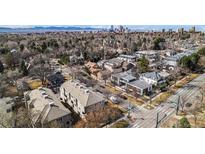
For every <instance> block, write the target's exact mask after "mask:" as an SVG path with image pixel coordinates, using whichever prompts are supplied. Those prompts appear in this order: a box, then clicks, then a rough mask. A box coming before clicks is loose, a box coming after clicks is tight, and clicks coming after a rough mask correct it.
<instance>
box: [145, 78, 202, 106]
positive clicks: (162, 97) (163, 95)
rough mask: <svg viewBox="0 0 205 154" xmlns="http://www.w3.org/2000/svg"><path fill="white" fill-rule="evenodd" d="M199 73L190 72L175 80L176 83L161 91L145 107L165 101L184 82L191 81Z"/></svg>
mask: <svg viewBox="0 0 205 154" xmlns="http://www.w3.org/2000/svg"><path fill="white" fill-rule="evenodd" d="M198 76H199V74H190V75H189V76H187V77H186V78H184V79H182V80H180V81H179V82H177V84H176V85H175V86H174V87H172V88H171V89H169V90H168V91H167V92H162V93H161V94H160V95H159V97H156V98H155V99H154V100H152V102H151V104H148V105H147V106H146V107H145V108H147V109H149V107H150V106H152V107H154V106H158V105H160V104H161V103H163V102H165V101H166V100H167V99H168V98H169V97H170V96H171V95H173V94H174V93H175V92H176V91H177V90H178V89H180V88H182V87H183V86H184V85H185V84H187V83H189V82H191V81H192V80H193V79H195V78H197V77H198Z"/></svg>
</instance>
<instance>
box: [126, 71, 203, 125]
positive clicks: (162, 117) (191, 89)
mask: <svg viewBox="0 0 205 154" xmlns="http://www.w3.org/2000/svg"><path fill="white" fill-rule="evenodd" d="M203 85H205V74H202V75H200V76H199V77H197V78H196V79H194V80H193V81H191V82H190V83H188V84H186V85H185V86H183V87H182V88H180V89H178V90H177V92H176V93H175V94H174V95H172V96H171V97H169V98H168V100H167V102H165V103H163V104H161V105H159V106H158V107H156V108H155V109H152V110H147V109H144V108H143V107H135V108H134V109H132V110H131V116H133V118H134V119H135V122H134V123H133V124H131V126H130V127H132V128H155V127H160V125H161V124H162V123H164V122H165V121H166V120H168V119H169V118H170V117H171V116H172V115H173V114H175V113H176V106H177V105H176V104H177V101H178V98H179V96H180V97H182V98H183V99H184V101H185V104H186V103H194V101H195V100H196V97H197V96H200V91H199V88H200V87H201V86H203ZM157 114H159V116H158V120H157ZM157 121H158V126H156V124H157Z"/></svg>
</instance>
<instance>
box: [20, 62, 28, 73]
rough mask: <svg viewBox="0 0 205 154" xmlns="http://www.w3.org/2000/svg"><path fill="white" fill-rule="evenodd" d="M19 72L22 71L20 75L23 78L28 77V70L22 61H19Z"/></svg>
mask: <svg viewBox="0 0 205 154" xmlns="http://www.w3.org/2000/svg"><path fill="white" fill-rule="evenodd" d="M20 70H21V71H22V73H23V75H24V76H27V75H28V69H27V66H26V64H25V61H24V60H22V61H21V67H20Z"/></svg>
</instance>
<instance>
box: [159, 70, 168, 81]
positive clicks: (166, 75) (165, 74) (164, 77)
mask: <svg viewBox="0 0 205 154" xmlns="http://www.w3.org/2000/svg"><path fill="white" fill-rule="evenodd" d="M159 75H160V76H161V77H162V78H163V79H168V78H169V77H170V76H171V75H170V74H169V73H168V72H166V71H165V70H162V71H161V72H159Z"/></svg>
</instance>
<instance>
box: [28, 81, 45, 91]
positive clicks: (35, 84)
mask: <svg viewBox="0 0 205 154" xmlns="http://www.w3.org/2000/svg"><path fill="white" fill-rule="evenodd" d="M28 85H29V87H30V88H31V89H32V90H33V89H37V88H38V87H41V86H42V82H41V81H40V80H33V81H30V82H28Z"/></svg>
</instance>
